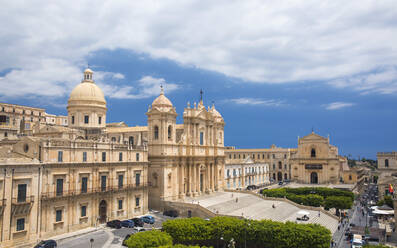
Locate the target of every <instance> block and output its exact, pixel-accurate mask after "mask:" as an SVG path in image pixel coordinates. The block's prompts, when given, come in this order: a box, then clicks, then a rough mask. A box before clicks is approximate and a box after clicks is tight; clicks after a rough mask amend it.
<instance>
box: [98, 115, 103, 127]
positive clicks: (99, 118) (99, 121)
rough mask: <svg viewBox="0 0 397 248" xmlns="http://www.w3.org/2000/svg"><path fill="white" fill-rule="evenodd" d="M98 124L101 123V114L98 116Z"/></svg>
mask: <svg viewBox="0 0 397 248" xmlns="http://www.w3.org/2000/svg"><path fill="white" fill-rule="evenodd" d="M98 124H99V125H101V124H102V116H99V117H98Z"/></svg>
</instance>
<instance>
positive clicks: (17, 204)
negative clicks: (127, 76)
mask: <svg viewBox="0 0 397 248" xmlns="http://www.w3.org/2000/svg"><path fill="white" fill-rule="evenodd" d="M1 106H2V108H1V109H0V110H2V112H1V113H0V127H1V132H2V133H3V136H2V137H1V138H0V140H1V141H0V168H1V172H2V175H0V195H1V196H2V200H1V201H0V204H1V206H0V213H1V216H0V217H1V218H0V242H1V244H2V246H3V247H15V246H18V245H19V244H33V243H36V242H37V241H38V240H41V239H46V238H49V237H51V236H53V235H57V234H61V233H65V232H71V231H76V230H79V229H82V228H85V227H89V226H96V225H98V224H99V223H103V222H106V221H108V220H112V219H127V218H133V217H135V216H139V215H143V214H145V213H146V212H147V211H148V208H149V207H150V208H158V209H161V207H162V201H168V200H176V199H180V198H183V197H184V196H189V195H192V196H195V195H199V194H204V193H210V192H213V191H216V190H220V189H222V188H223V177H224V172H223V171H224V153H223V137H224V133H223V127H224V121H223V118H222V116H221V115H220V114H219V112H218V111H217V110H216V109H215V107H214V106H212V107H208V108H207V109H206V108H205V107H204V105H203V101H202V100H201V101H200V102H199V103H198V104H197V105H196V104H194V107H192V108H191V107H190V106H189V105H188V106H187V108H185V110H184V113H183V118H184V123H183V124H176V116H177V114H176V111H175V108H174V107H173V106H172V103H171V101H169V99H168V98H166V97H165V95H164V92H163V91H161V94H160V96H159V97H157V98H156V99H155V100H154V101H153V103H152V105H151V106H150V107H149V110H148V112H147V116H148V126H135V127H128V126H127V125H125V124H124V123H123V122H119V123H106V114H107V105H106V100H105V97H104V94H103V92H102V90H101V89H100V88H99V87H98V86H97V85H96V84H95V82H94V80H93V71H91V70H90V69H86V70H85V71H84V78H83V80H82V82H81V83H80V84H78V85H77V86H76V87H75V89H74V90H73V91H72V92H71V94H70V97H69V100H68V106H67V110H68V115H67V116H54V115H50V114H47V113H45V111H44V109H38V108H30V107H25V106H19V105H12V104H1ZM2 116H3V117H2ZM26 123H29V124H30V125H29V129H28V130H27V129H26V128H24V127H26ZM21 127H22V128H21ZM4 133H7V135H4Z"/></svg>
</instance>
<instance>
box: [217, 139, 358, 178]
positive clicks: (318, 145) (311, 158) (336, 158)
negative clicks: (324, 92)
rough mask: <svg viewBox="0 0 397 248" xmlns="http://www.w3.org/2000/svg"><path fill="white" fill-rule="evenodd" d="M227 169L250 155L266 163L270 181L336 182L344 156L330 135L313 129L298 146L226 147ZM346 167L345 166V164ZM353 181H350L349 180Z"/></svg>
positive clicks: (345, 163)
mask: <svg viewBox="0 0 397 248" xmlns="http://www.w3.org/2000/svg"><path fill="white" fill-rule="evenodd" d="M225 155H226V168H228V167H229V166H230V165H233V164H235V163H241V162H242V161H244V160H245V159H246V158H248V157H250V158H251V159H252V160H253V161H254V163H265V164H268V165H269V173H270V181H273V182H280V181H294V182H298V183H305V184H338V183H340V182H343V168H346V166H347V159H346V158H345V157H342V156H340V155H339V154H338V148H337V147H336V146H333V145H331V144H330V143H329V138H325V137H322V136H320V135H318V134H315V133H314V132H312V133H311V134H309V135H307V136H305V137H302V138H298V147H297V148H279V147H276V146H275V145H272V147H271V148H270V149H235V148H233V147H230V148H229V149H226V150H225ZM347 168H348V166H347ZM352 181H353V180H352Z"/></svg>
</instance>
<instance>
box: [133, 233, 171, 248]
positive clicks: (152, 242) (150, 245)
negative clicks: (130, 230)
mask: <svg viewBox="0 0 397 248" xmlns="http://www.w3.org/2000/svg"><path fill="white" fill-rule="evenodd" d="M126 244H127V246H128V247H129V248H154V247H156V248H157V247H159V246H165V245H172V238H171V236H170V235H169V234H168V233H165V232H160V231H158V230H153V231H146V232H139V233H136V234H134V235H131V237H130V238H129V239H128V240H127V241H126Z"/></svg>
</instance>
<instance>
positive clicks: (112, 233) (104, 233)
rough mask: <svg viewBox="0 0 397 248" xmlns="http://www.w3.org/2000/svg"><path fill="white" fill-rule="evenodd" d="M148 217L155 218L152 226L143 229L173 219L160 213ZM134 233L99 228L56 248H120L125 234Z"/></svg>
mask: <svg viewBox="0 0 397 248" xmlns="http://www.w3.org/2000/svg"><path fill="white" fill-rule="evenodd" d="M148 215H151V216H153V217H154V218H155V220H156V221H155V223H154V224H153V225H150V224H146V223H145V225H144V228H145V229H151V228H159V227H161V226H162V223H163V222H164V221H166V220H168V219H173V218H171V217H168V216H163V215H162V214H161V213H156V212H150V213H148ZM133 232H134V229H133V228H126V227H123V228H120V229H113V228H109V227H106V226H104V227H99V228H98V230H97V231H94V232H91V233H87V234H83V235H80V236H77V237H72V238H68V239H64V240H62V241H59V242H58V247H60V248H87V247H89V248H91V246H90V245H92V248H101V247H122V242H123V240H124V237H125V236H126V235H127V234H131V233H133ZM91 239H93V243H92V244H91V243H90V240H91Z"/></svg>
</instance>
